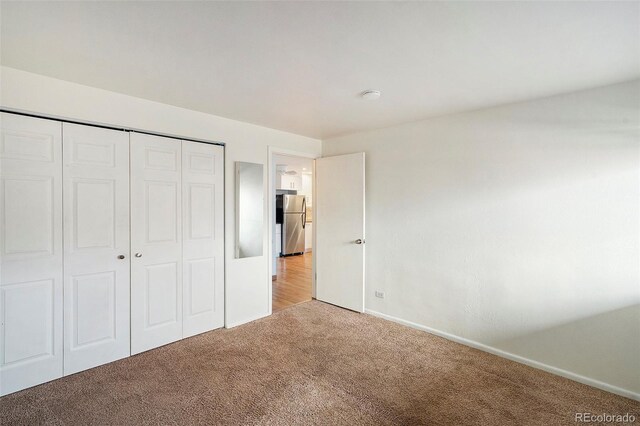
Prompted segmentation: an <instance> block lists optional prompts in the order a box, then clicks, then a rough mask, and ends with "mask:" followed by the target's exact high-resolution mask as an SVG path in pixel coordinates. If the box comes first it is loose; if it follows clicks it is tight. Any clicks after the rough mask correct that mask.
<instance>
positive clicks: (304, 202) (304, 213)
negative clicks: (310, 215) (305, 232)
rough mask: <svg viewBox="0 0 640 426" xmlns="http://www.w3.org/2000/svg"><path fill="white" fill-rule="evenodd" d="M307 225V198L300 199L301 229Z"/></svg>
mask: <svg viewBox="0 0 640 426" xmlns="http://www.w3.org/2000/svg"><path fill="white" fill-rule="evenodd" d="M306 225H307V198H306V197H305V198H303V199H302V229H304V228H305V227H306Z"/></svg>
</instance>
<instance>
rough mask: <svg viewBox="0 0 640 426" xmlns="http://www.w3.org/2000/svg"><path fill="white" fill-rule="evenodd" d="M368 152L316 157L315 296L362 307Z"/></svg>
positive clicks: (358, 307) (330, 301)
mask: <svg viewBox="0 0 640 426" xmlns="http://www.w3.org/2000/svg"><path fill="white" fill-rule="evenodd" d="M364 182H365V180H364V152H360V153H356V154H348V155H338V156H335V157H326V158H319V159H317V160H316V195H315V196H314V209H315V211H314V222H315V223H314V226H315V227H316V248H315V250H316V251H315V253H314V256H316V274H317V276H316V298H317V299H318V300H322V301H324V302H328V303H331V304H333V305H337V306H341V307H343V308H347V309H351V310H354V311H358V312H363V311H364V242H365V239H364V216H365V215H364Z"/></svg>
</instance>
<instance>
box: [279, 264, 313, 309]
mask: <svg viewBox="0 0 640 426" xmlns="http://www.w3.org/2000/svg"><path fill="white" fill-rule="evenodd" d="M311 274H312V254H311V253H310V252H309V253H305V254H303V255H300V256H287V257H279V258H278V259H277V278H276V279H275V280H274V281H273V312H278V311H281V310H282V309H285V308H288V307H290V306H293V305H297V304H298V303H302V302H306V301H308V300H311Z"/></svg>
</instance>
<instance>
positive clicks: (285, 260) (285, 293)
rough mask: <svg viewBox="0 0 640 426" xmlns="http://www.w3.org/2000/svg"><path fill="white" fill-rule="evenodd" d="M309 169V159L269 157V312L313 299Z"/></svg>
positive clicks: (292, 156) (284, 156) (310, 177)
mask: <svg viewBox="0 0 640 426" xmlns="http://www.w3.org/2000/svg"><path fill="white" fill-rule="evenodd" d="M313 169H314V160H313V159H312V158H306V157H298V156H294V155H284V154H276V153H274V154H273V156H272V161H271V169H270V173H271V174H272V176H271V182H272V183H273V186H272V187H273V188H274V189H275V190H274V191H271V197H272V198H273V199H272V200H271V202H272V203H273V206H274V208H275V212H274V214H273V215H272V223H271V229H272V239H273V247H272V256H273V258H272V259H271V261H272V277H271V278H272V281H271V285H272V289H271V306H272V312H278V311H281V310H283V309H286V308H289V307H291V306H294V305H297V304H299V303H303V302H307V301H309V300H311V299H312V297H313V172H314V170H313Z"/></svg>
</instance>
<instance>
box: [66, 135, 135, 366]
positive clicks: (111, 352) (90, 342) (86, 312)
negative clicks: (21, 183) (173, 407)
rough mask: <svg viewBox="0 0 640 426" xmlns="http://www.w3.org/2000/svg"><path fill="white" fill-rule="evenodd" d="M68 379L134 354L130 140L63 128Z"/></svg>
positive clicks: (127, 136) (117, 136) (125, 136)
mask: <svg viewBox="0 0 640 426" xmlns="http://www.w3.org/2000/svg"><path fill="white" fill-rule="evenodd" d="M63 151H64V170H63V175H64V235H65V240H64V241H65V253H64V254H65V255H64V265H65V269H64V299H65V301H64V311H65V318H64V319H65V344H64V347H65V348H64V349H65V354H64V355H65V356H64V374H65V375H66V374H72V373H76V372H78V371H82V370H85V369H87V368H91V367H95V366H98V365H101V364H105V363H107V362H111V361H115V360H117V359H120V358H124V357H126V356H129V355H130V340H131V339H130V332H129V329H130V304H129V292H130V271H129V266H130V253H129V232H130V231H129V135H128V133H126V132H123V131H118V130H109V129H102V128H98V127H92V126H83V125H76V124H69V123H64V124H63Z"/></svg>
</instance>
